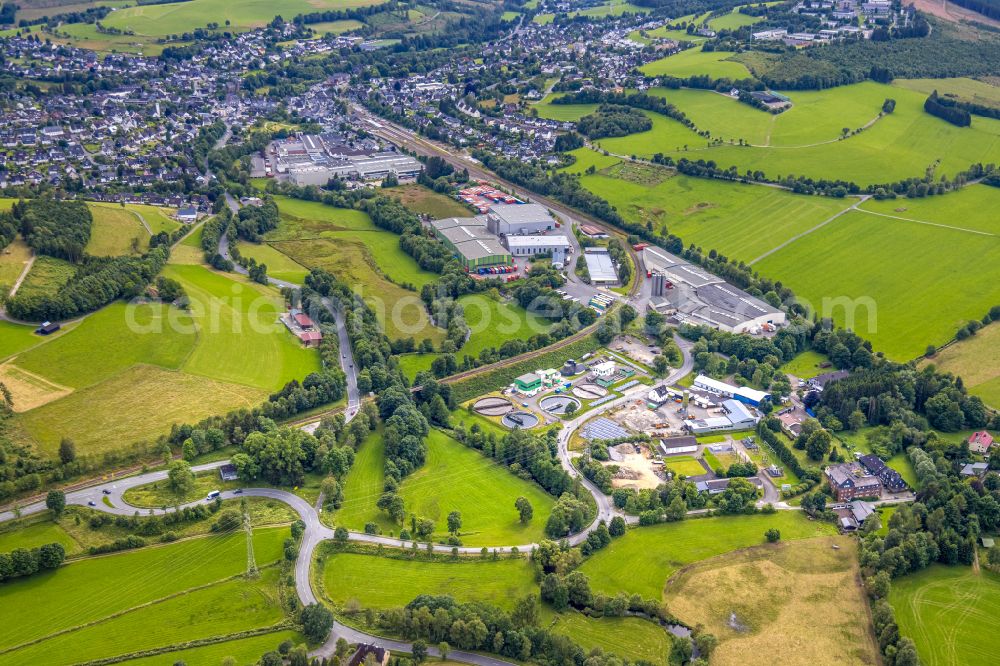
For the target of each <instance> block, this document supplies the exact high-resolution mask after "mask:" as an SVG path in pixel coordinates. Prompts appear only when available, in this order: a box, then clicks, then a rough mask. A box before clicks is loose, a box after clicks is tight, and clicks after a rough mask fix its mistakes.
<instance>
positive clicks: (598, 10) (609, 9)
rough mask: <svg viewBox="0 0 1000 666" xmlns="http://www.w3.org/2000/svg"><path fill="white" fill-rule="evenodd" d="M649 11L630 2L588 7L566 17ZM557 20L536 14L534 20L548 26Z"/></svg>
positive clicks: (553, 16)
mask: <svg viewBox="0 0 1000 666" xmlns="http://www.w3.org/2000/svg"><path fill="white" fill-rule="evenodd" d="M648 11H649V8H648V7H640V6H639V5H633V4H632V3H630V2H608V3H607V4H603V5H598V6H596V7H587V8H586V9H579V10H576V11H571V12H566V15H567V16H569V17H570V18H573V17H575V16H589V17H591V18H600V17H602V16H621V15H622V14H626V13H627V14H644V13H646V12H648ZM554 18H555V14H536V15H535V18H534V22H535V23H540V24H542V25H546V24H548V23H552V20H553V19H554Z"/></svg>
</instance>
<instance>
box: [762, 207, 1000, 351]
mask: <svg viewBox="0 0 1000 666" xmlns="http://www.w3.org/2000/svg"><path fill="white" fill-rule="evenodd" d="M984 195H988V198H989V199H990V200H991V201H996V202H1000V190H997V191H986V190H978V191H977V190H969V191H963V192H960V193H955V194H949V195H947V197H943V198H942V199H941V201H940V202H937V201H935V202H933V205H948V204H951V205H953V206H955V207H962V206H963V205H964V204H963V200H964V199H966V198H971V199H973V200H978V201H980V202H982V203H984V204H985V199H986V197H984ZM945 199H947V200H945ZM921 204H922V202H906V203H900V204H897V205H903V206H907V207H908V208H909V210H908V211H907V213H906V214H909V215H913V218H912V219H905V218H904V219H900V218H901V217H902V216H901V215H900V216H898V217H886V216H882V215H874V214H871V213H867V212H860V211H852V212H849V213H847V214H846V215H843V216H842V217H840V218H838V219H837V220H835V221H834V222H832V223H831V224H828V225H826V226H825V227H823V228H821V229H818V230H816V231H814V232H812V233H810V234H808V235H806V236H804V237H802V238H800V239H798V240H796V241H794V242H792V243H790V244H789V245H787V246H785V247H784V248H782V249H780V250H778V251H777V252H775V253H774V254H771V255H770V256H767V257H765V258H763V259H761V260H760V261H759V262H757V263H755V264H754V268H755V269H756V270H759V271H760V272H761V274H763V275H767V276H770V277H772V278H774V279H780V280H781V281H782V282H783V283H784V284H786V285H788V286H789V287H791V288H792V289H793V290H794V291H795V293H796V295H797V296H798V298H799V299H800V301H803V302H807V303H809V304H810V305H811V306H812V307H813V308H815V309H816V311H817V312H818V313H819V316H821V317H827V316H830V317H832V318H833V319H834V321H835V322H836V323H837V324H838V325H839V326H845V327H847V328H851V329H853V330H855V331H857V333H858V334H859V335H861V336H863V337H865V338H867V339H869V340H871V341H872V344H873V345H874V347H875V349H876V350H879V351H884V352H885V353H886V354H887V355H888V356H890V357H891V358H893V359H895V360H899V361H906V360H910V359H912V358H916V357H918V356H920V355H922V354H923V353H924V351H925V349H926V347H927V345H928V344H934V345H942V344H944V343H945V342H947V341H948V340H950V339H951V338H952V337H954V335H955V332H956V330H957V329H958V328H959V327H960V326H961V325H963V324H964V323H965V322H966V321H968V320H969V319H979V318H981V317H982V316H983V315H984V314H985V313H986V312H987V311H988V310H989V309H990V307H992V306H993V305H996V302H995V301H996V296H995V293H992V292H991V291H990V290H988V289H986V290H984V289H983V285H984V284H994V283H996V282H997V280H998V279H1000V243H998V242H997V240H998V236H997V235H995V233H989V232H982V231H979V228H981V227H983V226H984V225H992V227H993V228H996V224H995V220H993V217H995V216H992V213H991V210H992V209H991V208H985V207H984V208H981V209H979V210H978V211H974V212H973V211H971V210H970V212H969V214H968V215H966V216H965V217H963V218H960V219H955V220H954V222H953V224H959V225H963V226H962V227H961V228H946V227H942V226H935V225H932V224H925V223H923V222H922V221H921V218H920V217H919V215H920V213H919V209H920V208H922V206H921ZM970 257H975V258H976V265H977V269H976V270H969V259H970ZM845 266H850V267H851V269H850V270H845V269H844V267H845Z"/></svg>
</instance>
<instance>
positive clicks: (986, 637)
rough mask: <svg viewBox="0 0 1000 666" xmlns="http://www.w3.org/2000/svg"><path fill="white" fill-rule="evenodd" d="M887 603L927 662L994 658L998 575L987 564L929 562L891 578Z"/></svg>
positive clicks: (998, 644) (998, 643)
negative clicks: (979, 567) (982, 566)
mask: <svg viewBox="0 0 1000 666" xmlns="http://www.w3.org/2000/svg"><path fill="white" fill-rule="evenodd" d="M889 603H890V604H892V607H893V610H895V612H896V622H897V623H898V624H899V633H900V635H902V636H909V637H910V638H912V639H913V641H914V642H915V643H916V644H917V653H918V654H919V655H920V663H922V664H925V665H926V666H951V665H953V664H989V663H993V661H995V659H996V655H997V654H998V652H1000V634H998V633H997V632H996V631H990V630H987V629H986V628H987V627H992V626H995V623H996V618H997V616H998V614H1000V576H998V575H997V574H995V573H992V572H990V571H987V570H986V569H982V570H981V571H979V572H977V571H974V570H972V569H971V568H968V567H958V566H956V567H946V566H942V565H939V564H936V565H933V566H931V567H929V568H927V569H924V570H923V571H918V572H917V573H913V574H910V575H908V576H903V577H902V578H897V579H895V580H893V581H892V590H891V591H890V592H889Z"/></svg>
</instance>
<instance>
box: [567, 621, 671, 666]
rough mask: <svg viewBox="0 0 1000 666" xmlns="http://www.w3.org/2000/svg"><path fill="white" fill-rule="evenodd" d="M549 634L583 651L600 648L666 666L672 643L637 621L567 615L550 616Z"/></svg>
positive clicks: (648, 623) (660, 632) (651, 625)
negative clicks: (565, 640)
mask: <svg viewBox="0 0 1000 666" xmlns="http://www.w3.org/2000/svg"><path fill="white" fill-rule="evenodd" d="M553 615H554V617H553V624H552V626H551V627H550V628H549V630H550V631H551V632H553V633H555V634H559V635H561V636H566V637H567V638H571V639H572V640H573V641H575V642H576V643H577V644H579V645H580V646H581V647H582V648H583V649H584V650H587V651H589V650H592V649H594V648H600V649H601V650H603V651H604V652H605V653H614V654H616V655H618V656H619V657H622V658H624V659H630V660H633V661H643V662H646V663H649V664H657V665H661V666H666V664H667V663H668V657H669V656H670V646H671V643H672V640H671V638H670V635H669V634H667V632H666V630H665V629H663V628H662V627H660V626H658V625H657V624H655V623H653V622H651V621H649V620H645V619H642V618H638V617H589V616H587V615H584V614H583V613H578V612H575V611H567V612H565V613H555V614H553Z"/></svg>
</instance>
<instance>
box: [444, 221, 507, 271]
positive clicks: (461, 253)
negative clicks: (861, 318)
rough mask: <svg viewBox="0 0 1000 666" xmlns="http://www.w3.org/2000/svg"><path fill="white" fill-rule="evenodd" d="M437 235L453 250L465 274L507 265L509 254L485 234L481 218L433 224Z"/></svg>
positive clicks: (489, 234) (491, 235) (495, 240)
mask: <svg viewBox="0 0 1000 666" xmlns="http://www.w3.org/2000/svg"><path fill="white" fill-rule="evenodd" d="M431 228H432V229H434V235H435V236H436V237H437V238H438V239H439V240H440V241H441V242H442V243H444V244H445V245H446V246H447V247H448V248H449V249H450V250H452V251H453V252H454V253H455V255H456V256H457V257H458V259H459V261H461V262H462V266H464V267H465V269H466V270H469V271H474V270H476V269H477V268H480V267H482V266H499V265H508V264H510V263H511V262H512V259H511V256H510V252H508V251H507V248H505V247H504V246H503V245H501V244H500V241H499V240H498V239H497V238H496V237H495V236H494V235H493V234H491V233H490V232H489V231H487V230H486V221H485V220H484V219H483V218H482V217H449V218H445V219H443V220H435V221H434V222H431Z"/></svg>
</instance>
